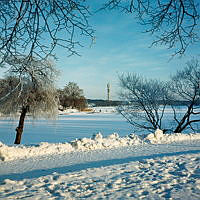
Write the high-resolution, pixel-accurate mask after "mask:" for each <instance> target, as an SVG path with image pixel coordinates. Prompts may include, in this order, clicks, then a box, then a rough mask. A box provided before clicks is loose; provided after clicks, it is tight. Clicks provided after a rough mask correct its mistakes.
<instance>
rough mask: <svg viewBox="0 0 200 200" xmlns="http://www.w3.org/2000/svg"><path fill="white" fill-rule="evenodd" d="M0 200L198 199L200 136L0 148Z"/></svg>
mask: <svg viewBox="0 0 200 200" xmlns="http://www.w3.org/2000/svg"><path fill="white" fill-rule="evenodd" d="M0 157H1V159H0V199H2V200H8V199H12V200H13V199H26V200H37V199H38V200H39V199H45V200H46V199H48V200H49V199H50V200H60V199H64V200H65V199H66V200H77V199H89V200H94V199H116V200H117V199H120V200H121V199H123V200H124V199H136V200H137V199H152V200H155V199H156V200H160V199H161V200H164V199H171V200H174V199H181V200H199V199H200V198H199V197H200V134H180V133H179V134H171V135H169V134H163V132H162V131H161V130H156V132H155V133H154V134H148V135H147V136H143V137H141V136H140V137H139V136H137V135H134V134H131V135H129V136H126V137H119V135H118V134H116V133H113V134H112V135H110V136H108V137H103V136H102V134H100V133H98V134H96V135H94V136H93V137H92V138H83V139H77V140H75V141H72V142H70V143H62V144H61V143H60V144H55V143H53V144H51V143H40V144H39V145H34V146H33V145H32V146H31V145H29V146H25V145H20V146H7V145H5V144H2V143H1V144H0Z"/></svg>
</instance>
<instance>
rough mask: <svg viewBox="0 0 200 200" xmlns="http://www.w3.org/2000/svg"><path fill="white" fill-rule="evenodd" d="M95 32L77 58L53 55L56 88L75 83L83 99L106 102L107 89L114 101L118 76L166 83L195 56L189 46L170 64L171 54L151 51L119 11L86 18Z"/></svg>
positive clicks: (161, 49) (137, 29)
mask: <svg viewBox="0 0 200 200" xmlns="http://www.w3.org/2000/svg"><path fill="white" fill-rule="evenodd" d="M89 22H90V24H91V25H92V26H93V28H94V29H95V30H96V32H95V36H96V41H95V44H93V45H92V46H91V47H90V43H89V42H88V43H87V44H86V45H85V47H83V48H81V49H80V51H79V52H80V54H81V57H79V56H72V57H69V58H67V57H66V56H65V53H64V51H59V52H57V53H58V54H57V56H58V57H59V61H58V62H57V67H58V68H59V70H61V75H60V77H59V81H58V84H57V85H58V86H59V87H60V88H62V87H63V86H64V85H65V84H66V83H68V82H69V81H73V82H76V83H77V84H78V85H79V87H80V88H82V89H83V90H84V94H85V96H86V97H87V98H92V99H96V98H100V99H105V98H106V85H107V83H108V82H109V83H110V85H111V99H117V98H118V97H117V91H119V85H118V74H121V73H124V72H136V73H139V74H141V75H143V76H145V77H147V78H158V79H160V80H166V79H168V78H169V77H170V75H171V74H173V73H174V72H176V70H177V69H180V68H182V67H183V66H184V65H185V63H186V62H187V61H188V60H190V59H191V58H192V57H193V56H197V55H199V52H200V51H199V50H200V48H199V47H198V45H193V46H191V47H190V48H189V49H188V51H187V52H186V55H184V56H182V57H181V58H179V57H178V56H176V57H175V58H173V59H172V60H170V58H171V55H172V54H173V50H169V49H167V48H166V47H165V46H156V47H151V48H150V45H151V42H152V39H153V38H152V36H151V35H149V34H145V33H142V31H143V28H144V27H143V26H141V25H139V24H138V23H137V21H136V19H135V18H134V17H133V16H131V15H130V14H123V13H120V12H119V11H112V12H109V11H107V12H105V11H102V12H99V13H97V14H96V15H94V16H93V17H91V18H90V21H89Z"/></svg>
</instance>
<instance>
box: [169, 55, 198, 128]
mask: <svg viewBox="0 0 200 200" xmlns="http://www.w3.org/2000/svg"><path fill="white" fill-rule="evenodd" d="M170 85H171V88H170V90H171V92H172V94H173V96H174V99H177V100H184V102H185V103H184V106H185V107H186V111H185V112H184V114H183V115H181V116H178V115H177V112H178V111H177V109H176V107H175V106H173V105H172V108H173V111H174V120H175V122H176V124H177V126H176V128H175V130H174V132H182V130H184V129H186V128H190V129H192V130H193V131H195V130H197V129H198V128H199V127H198V123H199V122H200V63H199V61H198V60H195V59H193V60H191V61H189V62H188V63H187V64H186V67H185V68H184V69H182V70H179V71H177V73H176V74H175V75H174V76H172V82H171V84H170Z"/></svg>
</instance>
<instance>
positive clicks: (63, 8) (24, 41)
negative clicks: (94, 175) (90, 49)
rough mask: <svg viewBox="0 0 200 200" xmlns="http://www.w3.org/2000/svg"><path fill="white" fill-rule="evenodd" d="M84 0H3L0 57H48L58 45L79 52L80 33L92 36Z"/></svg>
mask: <svg viewBox="0 0 200 200" xmlns="http://www.w3.org/2000/svg"><path fill="white" fill-rule="evenodd" d="M89 16H90V12H89V10H88V6H87V5H86V3H85V1H84V0H77V1H72V0H66V1H64V0H19V1H18V0H16V1H15V0H1V1H0V58H1V62H4V61H5V60H6V58H7V57H11V56H12V57H19V56H22V55H27V56H29V57H35V58H37V59H45V58H47V57H48V56H49V55H51V56H52V55H54V53H53V52H54V49H55V47H57V46H60V47H63V48H65V49H66V50H67V54H68V55H71V54H77V51H76V50H75V47H77V46H78V45H80V43H79V42H80V38H77V36H78V35H84V36H86V37H90V38H93V30H92V29H91V27H90V26H89V25H88V17H89Z"/></svg>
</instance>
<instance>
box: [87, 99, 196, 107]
mask: <svg viewBox="0 0 200 200" xmlns="http://www.w3.org/2000/svg"><path fill="white" fill-rule="evenodd" d="M87 103H88V105H92V106H119V105H122V104H123V105H126V104H128V102H125V101H112V100H110V101H108V100H103V99H87ZM158 103H159V104H160V105H162V104H163V102H162V101H159V102H158ZM188 104H189V102H188V101H169V103H168V105H174V106H183V105H188ZM196 105H200V101H198V102H197V103H196Z"/></svg>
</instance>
